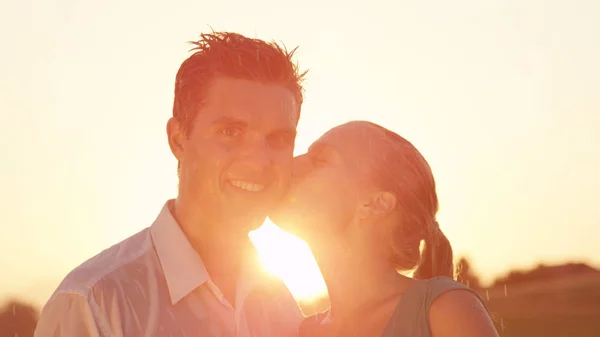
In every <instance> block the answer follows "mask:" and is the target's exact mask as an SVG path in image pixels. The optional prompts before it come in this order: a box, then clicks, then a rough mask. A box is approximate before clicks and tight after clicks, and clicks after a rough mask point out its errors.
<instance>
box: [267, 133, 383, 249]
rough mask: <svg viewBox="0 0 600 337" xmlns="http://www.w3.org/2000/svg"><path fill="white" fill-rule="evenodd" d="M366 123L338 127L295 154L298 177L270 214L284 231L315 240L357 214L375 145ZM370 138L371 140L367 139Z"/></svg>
mask: <svg viewBox="0 0 600 337" xmlns="http://www.w3.org/2000/svg"><path fill="white" fill-rule="evenodd" d="M369 134H370V135H371V136H373V132H370V130H369V128H368V126H367V125H365V124H362V123H361V122H352V123H348V124H344V125H341V126H338V127H336V128H333V129H331V130H330V131H328V132H327V133H325V134H324V135H323V136H322V137H321V138H319V139H318V140H317V141H316V142H314V143H313V144H312V145H311V147H310V148H309V150H308V152H307V153H306V154H303V155H301V156H299V157H296V158H295V162H294V178H293V180H292V184H291V187H290V189H289V191H288V193H287V195H285V197H284V198H283V200H282V202H281V203H280V205H279V207H278V208H277V209H276V210H275V211H274V212H272V213H271V214H270V215H269V217H270V219H271V220H272V221H273V222H274V223H276V224H277V225H278V226H280V227H281V228H283V229H284V230H286V231H288V232H290V233H292V234H295V235H298V236H299V237H301V238H303V239H304V240H306V241H309V242H312V243H314V241H315V240H319V238H327V237H329V238H330V237H332V235H336V236H339V235H342V234H343V231H344V229H345V227H346V226H348V224H350V223H351V222H352V221H353V220H355V219H356V218H357V212H358V209H359V207H360V206H361V201H362V200H363V199H362V197H363V194H364V193H365V191H366V189H365V187H366V186H368V181H366V179H367V177H368V176H369V167H370V166H371V162H372V160H373V157H372V156H371V155H370V153H371V152H372V151H376V149H375V148H374V147H375V146H376V144H377V139H372V138H371V137H369ZM369 139H370V140H371V142H369V141H368V140H369Z"/></svg>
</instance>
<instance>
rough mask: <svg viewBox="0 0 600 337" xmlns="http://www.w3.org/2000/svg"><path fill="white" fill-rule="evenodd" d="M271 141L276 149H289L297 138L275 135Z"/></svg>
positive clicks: (270, 138)
mask: <svg viewBox="0 0 600 337" xmlns="http://www.w3.org/2000/svg"><path fill="white" fill-rule="evenodd" d="M269 141H270V142H271V144H272V145H273V146H275V147H288V146H293V145H294V141H295V137H294V136H293V135H288V134H285V135H273V136H271V137H269Z"/></svg>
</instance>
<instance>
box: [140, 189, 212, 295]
mask: <svg viewBox="0 0 600 337" xmlns="http://www.w3.org/2000/svg"><path fill="white" fill-rule="evenodd" d="M170 202H171V200H169V201H167V202H166V203H165V205H164V206H163V208H162V210H161V211H160V214H159V215H158V217H157V218H156V220H155V221H154V223H153V224H152V226H151V227H150V234H151V235H152V241H153V243H154V248H155V249H156V254H157V255H158V259H159V261H160V264H161V266H162V269H163V272H164V274H165V279H166V280H167V287H168V288H169V295H170V297H171V303H172V304H176V303H177V302H179V301H180V300H181V299H182V298H184V297H185V296H186V295H188V294H189V293H191V292H192V291H193V290H194V289H196V288H197V287H199V286H200V285H202V284H204V283H205V282H207V281H209V280H210V276H209V275H208V272H207V271H206V267H205V266H204V262H202V259H201V258H200V255H198V253H197V252H196V250H194V248H193V247H192V245H191V244H190V242H189V240H188V239H187V237H186V236H185V234H183V231H182V230H181V228H180V227H179V225H178V224H177V221H175V218H174V217H173V215H172V214H171V211H170V209H169V203H170Z"/></svg>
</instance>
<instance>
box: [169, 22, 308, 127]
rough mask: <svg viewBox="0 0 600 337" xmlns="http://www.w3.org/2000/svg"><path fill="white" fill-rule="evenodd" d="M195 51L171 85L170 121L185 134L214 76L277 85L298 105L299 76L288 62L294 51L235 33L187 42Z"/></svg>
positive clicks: (304, 73) (203, 37)
mask: <svg viewBox="0 0 600 337" xmlns="http://www.w3.org/2000/svg"><path fill="white" fill-rule="evenodd" d="M190 43H191V44H193V45H194V46H195V47H194V48H193V49H192V50H191V51H195V52H194V54H192V55H191V56H190V57H189V58H187V59H186V60H185V61H184V62H183V63H182V64H181V67H180V68H179V71H178V72H177V77H176V81H175V102H174V104H173V117H175V118H176V119H177V120H179V122H180V123H181V125H182V127H183V129H184V130H186V132H189V130H190V126H191V125H192V123H193V120H194V117H195V116H196V113H197V112H198V110H199V109H200V108H201V106H202V104H203V103H204V101H205V99H206V92H207V88H208V86H209V85H210V83H211V81H212V80H213V79H214V78H215V77H217V76H225V77H231V78H236V79H247V80H253V81H259V82H262V83H268V84H278V85H281V86H283V87H285V88H287V89H289V90H290V92H292V93H293V95H294V97H295V98H296V102H297V103H298V106H301V105H302V101H303V94H304V90H303V87H302V82H303V80H304V77H305V75H306V73H307V71H304V72H300V71H299V70H298V66H297V64H295V63H294V62H293V61H292V57H293V56H294V52H295V51H296V49H297V47H296V48H294V49H292V50H291V51H288V50H287V49H286V48H285V46H280V45H279V44H277V43H276V42H265V41H263V40H259V39H251V38H248V37H245V36H243V35H240V34H237V33H230V32H212V33H210V34H201V35H200V39H199V40H198V41H193V42H190Z"/></svg>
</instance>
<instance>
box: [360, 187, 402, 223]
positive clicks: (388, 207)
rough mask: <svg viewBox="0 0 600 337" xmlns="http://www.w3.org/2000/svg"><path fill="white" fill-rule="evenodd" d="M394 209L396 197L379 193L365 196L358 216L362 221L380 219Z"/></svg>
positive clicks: (391, 194) (386, 193) (382, 192)
mask: <svg viewBox="0 0 600 337" xmlns="http://www.w3.org/2000/svg"><path fill="white" fill-rule="evenodd" d="M395 208H396V196H395V195H394V194H393V193H390V192H386V191H379V192H375V193H372V194H370V195H369V196H367V198H366V199H365V201H364V202H363V203H362V205H361V207H360V210H359V214H360V217H361V218H363V219H366V218H371V217H376V218H377V217H382V216H385V215H387V214H389V213H391V212H392V211H393V210H394V209H395Z"/></svg>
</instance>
